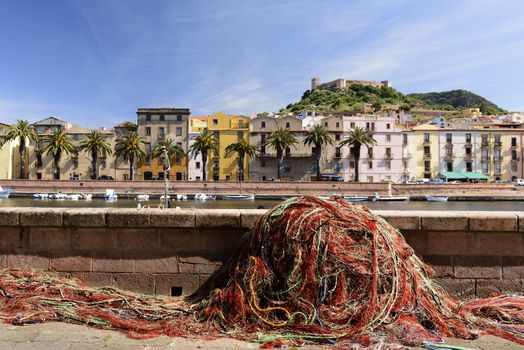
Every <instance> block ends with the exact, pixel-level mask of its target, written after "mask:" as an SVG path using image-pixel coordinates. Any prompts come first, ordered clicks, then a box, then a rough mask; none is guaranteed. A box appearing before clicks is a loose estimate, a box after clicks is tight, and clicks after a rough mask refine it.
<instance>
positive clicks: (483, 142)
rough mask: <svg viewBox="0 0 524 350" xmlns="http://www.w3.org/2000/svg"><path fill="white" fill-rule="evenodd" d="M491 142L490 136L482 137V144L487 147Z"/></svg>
mask: <svg viewBox="0 0 524 350" xmlns="http://www.w3.org/2000/svg"><path fill="white" fill-rule="evenodd" d="M488 142H489V136H488V135H482V144H483V145H487V144H488Z"/></svg>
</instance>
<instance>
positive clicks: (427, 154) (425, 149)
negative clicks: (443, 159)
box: [424, 146, 431, 157]
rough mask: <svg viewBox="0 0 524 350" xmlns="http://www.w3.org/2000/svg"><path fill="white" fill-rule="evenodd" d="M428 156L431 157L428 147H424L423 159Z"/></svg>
mask: <svg viewBox="0 0 524 350" xmlns="http://www.w3.org/2000/svg"><path fill="white" fill-rule="evenodd" d="M429 156H431V151H430V148H429V146H424V157H429Z"/></svg>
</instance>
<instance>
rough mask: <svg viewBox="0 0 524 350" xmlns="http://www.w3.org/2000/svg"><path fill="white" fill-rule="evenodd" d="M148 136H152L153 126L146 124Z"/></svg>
mask: <svg viewBox="0 0 524 350" xmlns="http://www.w3.org/2000/svg"><path fill="white" fill-rule="evenodd" d="M146 136H151V127H150V126H146Z"/></svg>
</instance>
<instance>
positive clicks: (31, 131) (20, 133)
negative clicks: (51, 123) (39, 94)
mask: <svg viewBox="0 0 524 350" xmlns="http://www.w3.org/2000/svg"><path fill="white" fill-rule="evenodd" d="M16 140H18V141H19V142H20V146H19V147H18V152H19V154H20V179H23V178H25V152H26V148H27V147H26V141H29V142H31V141H33V142H38V134H37V132H36V129H35V128H34V126H32V125H31V124H29V122H28V121H27V120H17V121H16V124H13V125H11V126H9V127H8V128H7V129H6V130H5V134H4V135H3V140H2V142H1V143H0V148H1V146H3V145H4V144H5V143H7V142H9V141H16Z"/></svg>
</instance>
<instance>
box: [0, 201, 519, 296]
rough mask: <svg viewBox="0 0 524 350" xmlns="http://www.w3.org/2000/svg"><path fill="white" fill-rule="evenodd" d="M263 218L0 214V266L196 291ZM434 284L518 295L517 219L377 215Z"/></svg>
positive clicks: (133, 286) (510, 215)
mask: <svg viewBox="0 0 524 350" xmlns="http://www.w3.org/2000/svg"><path fill="white" fill-rule="evenodd" d="M264 212H265V211H264V210H232V209H228V210H180V209H166V210H159V209H141V210H137V209H92V208H90V209H65V208H64V209H52V208H38V209H31V208H2V209H0V268H3V267H10V268H27V267H32V268H38V269H43V270H49V271H56V272H60V273H62V274H64V275H66V276H71V277H79V278H81V279H83V280H85V281H87V283H88V284H90V285H93V286H105V285H110V286H117V287H120V288H124V289H128V290H133V291H139V292H144V293H148V294H165V295H178V294H184V295H185V294H189V293H192V292H193V291H195V290H196V289H197V288H198V287H199V286H200V285H201V284H202V283H203V282H204V281H205V280H206V279H207V278H208V277H209V276H210V274H212V273H213V272H214V271H215V270H216V269H217V268H218V267H219V266H220V265H221V264H222V263H223V262H224V261H226V260H227V259H229V258H230V257H231V256H232V255H233V254H234V253H235V250H236V247H237V246H238V244H239V242H240V240H241V237H242V235H243V233H244V232H245V231H246V230H248V229H249V228H250V227H252V225H253V224H254V222H255V220H256V219H257V218H258V217H259V216H260V215H262V214H263V213H264ZM376 213H377V214H379V215H381V216H382V217H384V218H385V219H386V220H387V221H389V222H390V224H391V225H393V226H394V227H396V228H398V229H399V230H401V232H402V233H403V234H404V236H405V238H406V240H407V242H408V243H409V244H410V245H411V246H412V247H413V249H414V251H415V253H416V254H417V255H419V256H421V257H422V258H423V259H424V260H425V261H426V262H427V263H429V264H430V265H431V266H432V267H433V268H434V270H435V273H436V275H435V277H436V279H437V280H438V281H439V282H440V283H442V284H443V285H444V286H446V287H447V288H448V290H450V291H452V292H455V293H457V294H459V295H460V296H462V297H471V296H475V295H476V296H484V295H488V294H490V293H493V292H523V291H524V287H523V281H524V213H522V212H520V213H519V212H478V213H475V212H425V211H376Z"/></svg>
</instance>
